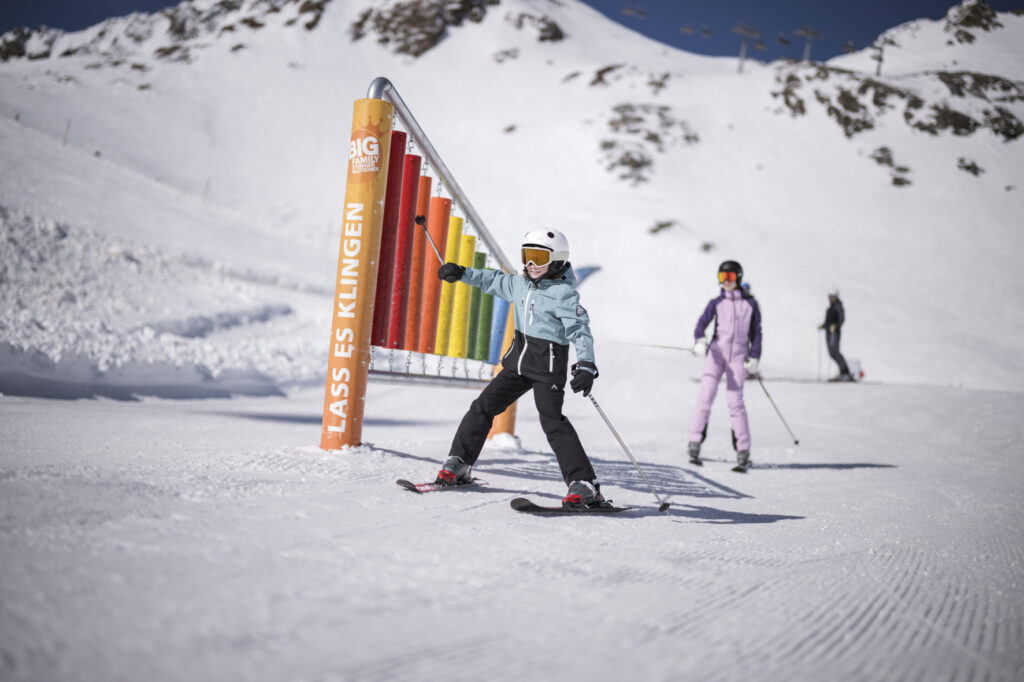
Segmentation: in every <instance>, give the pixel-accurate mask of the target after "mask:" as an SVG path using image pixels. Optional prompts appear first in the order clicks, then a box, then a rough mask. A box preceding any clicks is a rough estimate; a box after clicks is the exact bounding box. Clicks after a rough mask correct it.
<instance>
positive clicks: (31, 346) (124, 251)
mask: <svg viewBox="0 0 1024 682" xmlns="http://www.w3.org/2000/svg"><path fill="white" fill-rule="evenodd" d="M0 241H2V242H3V243H4V244H5V249H6V250H7V252H8V253H9V254H11V256H12V257H7V258H4V260H3V261H2V262H0V282H3V285H4V286H3V287H0V335H2V336H3V338H4V342H3V343H2V344H0V376H2V377H3V384H4V385H5V386H7V387H8V390H14V391H16V392H19V393H27V394H29V395H45V396H51V397H65V398H67V397H80V396H85V395H108V396H111V397H118V398H123V397H130V396H131V395H161V396H165V397H206V396H216V395H229V394H232V393H242V394H249V395H267V394H277V393H280V389H279V388H278V385H277V384H278V381H277V380H275V379H274V378H272V377H270V376H268V375H267V373H266V372H267V370H268V367H266V366H265V365H266V363H265V362H263V359H258V358H259V356H263V355H265V353H255V352H254V345H255V344H257V343H265V342H266V340H260V341H257V340H256V339H257V335H255V334H253V333H252V330H253V329H255V328H256V327H257V326H260V327H265V326H267V325H271V324H273V323H274V322H276V321H278V320H288V318H290V317H293V316H294V311H293V308H292V307H291V305H289V304H288V303H283V302H279V301H274V300H267V298H266V293H267V292H266V287H260V286H258V285H256V284H253V283H252V282H247V281H244V280H239V279H237V278H235V277H232V276H231V275H230V274H227V273H224V272H218V271H217V270H216V269H215V268H213V267H212V266H209V265H206V264H203V263H201V262H197V261H194V260H186V259H183V258H174V257H171V256H168V255H167V254H164V253H162V252H161V251H159V250H157V249H154V248H152V247H146V246H142V245H139V244H135V243H132V242H130V241H127V240H124V239H121V238H113V237H108V236H104V235H101V234H97V233H94V232H90V231H87V230H82V229H75V228H72V227H71V226H68V225H66V224H62V223H58V222H54V221H51V220H46V219H41V218H38V217H35V216H33V215H30V214H29V213H26V212H22V211H11V210H9V209H7V208H4V207H0ZM247 336H248V337H249V338H246V337H247ZM264 359H265V358H264ZM261 364H262V365H264V366H260V365H261ZM279 373H280V374H281V375H282V378H284V377H287V376H288V375H289V374H290V373H291V371H290V370H289V369H287V368H285V369H284V370H283V371H281V372H279Z"/></svg>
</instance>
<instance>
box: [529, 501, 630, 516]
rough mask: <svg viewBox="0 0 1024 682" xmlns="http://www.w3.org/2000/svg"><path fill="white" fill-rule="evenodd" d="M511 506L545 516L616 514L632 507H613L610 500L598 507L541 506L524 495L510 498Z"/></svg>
mask: <svg viewBox="0 0 1024 682" xmlns="http://www.w3.org/2000/svg"><path fill="white" fill-rule="evenodd" d="M512 508H513V509H515V510H516V511H517V512H524V513H526V514H538V515H546V516H558V515H569V514H617V513H619V512H624V511H628V510H629V509H632V507H613V506H612V505H611V503H610V502H605V503H604V505H603V506H600V507H543V506H541V505H539V504H535V503H533V502H531V501H530V500H528V499H526V498H525V497H517V498H515V499H514V500H512Z"/></svg>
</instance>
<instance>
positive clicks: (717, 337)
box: [690, 289, 761, 450]
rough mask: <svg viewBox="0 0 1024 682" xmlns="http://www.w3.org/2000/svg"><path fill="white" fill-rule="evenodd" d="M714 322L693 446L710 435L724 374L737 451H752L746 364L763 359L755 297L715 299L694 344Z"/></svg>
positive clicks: (732, 294) (738, 294)
mask: <svg viewBox="0 0 1024 682" xmlns="http://www.w3.org/2000/svg"><path fill="white" fill-rule="evenodd" d="M712 321H714V322H715V333H714V336H713V337H712V339H711V343H710V345H709V346H708V356H707V360H706V361H705V363H704V376H703V377H701V380H700V391H699V393H698V395H697V404H696V405H695V406H694V408H693V419H692V420H691V422H690V442H694V443H702V442H704V437H705V436H706V434H707V427H708V418H709V417H710V416H711V404H712V403H713V402H714V401H715V394H716V393H717V392H718V384H719V382H720V381H721V379H722V373H723V372H724V373H725V396H726V400H727V401H728V403H729V423H730V424H731V425H732V432H733V437H734V438H735V439H736V442H735V446H736V449H737V450H750V426H749V424H748V423H747V408H746V406H745V405H744V404H743V382H744V381H745V380H746V378H747V371H746V370H745V369H744V368H743V361H744V360H745V359H747V358H748V357H750V358H760V357H761V309H760V308H759V307H758V305H757V301H756V300H755V299H754V297H753V296H751V295H750V294H748V293H746V292H745V291H743V290H742V289H735V290H733V291H728V292H727V291H725V290H724V289H723V290H722V293H721V294H719V296H718V298H713V299H711V301H710V302H709V303H708V305H707V307H706V308H705V309H704V314H703V315H701V316H700V319H699V320H697V327H696V328H695V329H694V330H693V337H694V339H695V340H697V339H702V338H704V332H705V330H706V329H707V327H708V325H709V324H711V322H712Z"/></svg>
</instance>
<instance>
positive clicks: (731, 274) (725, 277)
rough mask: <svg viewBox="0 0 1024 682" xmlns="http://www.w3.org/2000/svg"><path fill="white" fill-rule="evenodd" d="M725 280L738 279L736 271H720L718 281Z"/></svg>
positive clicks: (733, 280)
mask: <svg viewBox="0 0 1024 682" xmlns="http://www.w3.org/2000/svg"><path fill="white" fill-rule="evenodd" d="M725 280H729V281H730V282H735V281H736V273H735V272H720V273H718V281H719V282H724V281H725Z"/></svg>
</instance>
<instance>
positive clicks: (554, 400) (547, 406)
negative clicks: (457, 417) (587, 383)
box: [448, 369, 597, 484]
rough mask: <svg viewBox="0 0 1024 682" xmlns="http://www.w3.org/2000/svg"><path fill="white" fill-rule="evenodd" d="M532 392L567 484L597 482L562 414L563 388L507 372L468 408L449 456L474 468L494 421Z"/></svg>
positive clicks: (576, 438) (576, 436) (574, 433)
mask: <svg viewBox="0 0 1024 682" xmlns="http://www.w3.org/2000/svg"><path fill="white" fill-rule="evenodd" d="M530 389H533V402H534V404H536V405H537V412H539V413H540V425H541V428H543V429H544V435H546V436H547V438H548V444H549V445H550V446H551V449H552V450H554V452H555V457H557V458H558V466H559V468H561V470H562V478H563V479H564V480H565V482H566V484H568V483H571V482H572V481H590V482H593V481H594V480H596V478H597V475H596V474H595V473H594V467H593V466H592V465H591V464H590V458H589V457H587V453H586V452H585V451H584V450H583V444H582V443H580V438H579V436H578V435H576V429H574V428H573V426H572V424H571V423H570V422H569V420H568V419H566V418H565V415H563V414H562V402H563V401H564V400H565V386H564V384H563V385H562V386H559V385H558V384H556V383H554V382H552V381H551V380H548V381H534V380H533V379H529V378H527V377H524V376H522V375H520V374H516V373H515V372H511V371H509V370H507V369H503V370H501V373H500V374H498V376H496V377H494V379H492V380H491V383H489V384H488V385H487V388H485V389H484V390H483V391H482V392H481V393H480V395H479V396H477V398H476V400H474V401H473V403H472V404H471V405H470V406H469V411H468V412H466V415H465V416H464V417H463V418H462V423H461V424H459V430H458V431H456V432H455V439H454V440H453V441H452V449H451V451H450V452H449V453H448V454H449V456H451V455H457V456H458V457H460V458H461V459H462V461H463V462H465V463H466V464H469V465H473V464H475V463H476V460H477V458H478V457H479V456H480V450H481V449H483V447H484V441H486V440H487V434H488V433H489V432H490V430H491V424H492V423H493V422H494V418H495V417H496V416H498V415H499V414H501V413H502V412H504V411H505V408H507V407H508V406H509V405H511V404H512V403H514V402H515V401H516V400H517V399H518V398H519V397H520V396H521V395H523V394H524V393H526V392H527V391H529V390H530Z"/></svg>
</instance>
